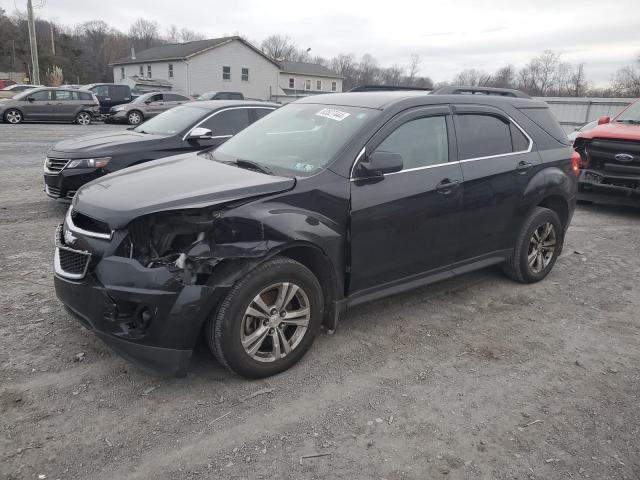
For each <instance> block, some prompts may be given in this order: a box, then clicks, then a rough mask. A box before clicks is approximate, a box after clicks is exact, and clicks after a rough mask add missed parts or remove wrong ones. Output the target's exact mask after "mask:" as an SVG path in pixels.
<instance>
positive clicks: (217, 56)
mask: <svg viewBox="0 0 640 480" xmlns="http://www.w3.org/2000/svg"><path fill="white" fill-rule="evenodd" d="M111 66H112V67H113V77H114V81H115V82H117V83H128V84H132V82H135V81H138V83H139V81H140V79H141V78H147V79H154V80H156V81H159V82H164V81H166V82H169V83H171V84H172V90H173V91H175V92H180V93H186V94H188V95H196V94H200V93H204V92H207V91H212V90H214V91H232V92H242V93H243V94H244V96H245V97H247V98H259V99H263V100H273V101H280V102H283V103H286V102H289V101H292V100H295V99H296V98H298V97H301V96H306V95H311V94H317V93H327V92H332V91H335V92H341V91H342V78H341V77H339V76H337V75H336V74H335V73H333V72H332V71H331V70H329V69H327V68H326V67H322V66H321V65H315V64H309V63H304V62H280V63H278V62H276V61H275V60H273V59H272V58H270V57H269V56H267V55H265V54H264V53H263V52H262V51H260V50H259V49H258V48H256V47H255V46H253V45H251V43H249V42H247V41H246V40H244V39H242V38H240V37H237V36H234V37H223V38H213V39H209V40H197V41H194V42H187V43H177V44H169V45H160V46H157V47H153V48H149V49H147V50H143V51H141V52H133V51H132V53H131V55H130V56H128V57H125V58H121V59H119V60H116V61H115V62H113V63H112V64H111ZM133 77H136V78H135V79H134V78H133ZM292 78H293V82H292V81H291V79H292ZM291 85H293V88H292V87H291ZM307 87H308V88H307Z"/></svg>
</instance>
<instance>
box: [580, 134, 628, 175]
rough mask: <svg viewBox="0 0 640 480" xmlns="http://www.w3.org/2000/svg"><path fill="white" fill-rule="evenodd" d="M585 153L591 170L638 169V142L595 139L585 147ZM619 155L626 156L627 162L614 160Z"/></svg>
mask: <svg viewBox="0 0 640 480" xmlns="http://www.w3.org/2000/svg"><path fill="white" fill-rule="evenodd" d="M587 151H588V153H589V160H590V167H591V168H595V169H607V170H614V171H617V170H620V169H622V170H625V171H628V170H632V171H633V170H637V169H638V167H640V142H634V141H628V140H606V139H600V138H596V139H595V140H592V141H591V143H590V144H589V145H588V146H587ZM620 154H626V155H625V156H624V157H626V159H627V161H621V160H620V157H618V158H616V155H620ZM628 173H632V172H628ZM633 173H636V172H633Z"/></svg>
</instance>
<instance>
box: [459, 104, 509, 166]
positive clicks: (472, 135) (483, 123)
mask: <svg viewBox="0 0 640 480" xmlns="http://www.w3.org/2000/svg"><path fill="white" fill-rule="evenodd" d="M456 136H457V137H458V150H459V152H458V154H459V158H460V160H468V159H470V158H480V157H489V156H492V155H502V154H504V153H511V152H512V151H513V149H512V148H513V147H512V144H511V130H510V127H509V122H505V121H503V120H501V119H500V118H498V117H495V116H493V115H478V114H461V115H458V116H457V119H456Z"/></svg>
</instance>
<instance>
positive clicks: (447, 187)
mask: <svg viewBox="0 0 640 480" xmlns="http://www.w3.org/2000/svg"><path fill="white" fill-rule="evenodd" d="M458 187H460V181H459V180H449V179H448V178H445V179H444V180H442V181H441V182H440V183H438V184H437V185H436V192H438V193H439V194H441V195H449V194H450V193H451V192H452V191H453V190H455V189H456V188H458Z"/></svg>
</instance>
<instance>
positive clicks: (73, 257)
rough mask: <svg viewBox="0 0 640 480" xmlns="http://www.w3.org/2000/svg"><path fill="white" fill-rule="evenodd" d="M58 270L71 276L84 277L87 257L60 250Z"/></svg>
mask: <svg viewBox="0 0 640 480" xmlns="http://www.w3.org/2000/svg"><path fill="white" fill-rule="evenodd" d="M58 254H59V255H60V268H61V269H62V270H63V271H64V272H66V273H71V274H72V275H84V272H85V269H86V268H87V262H88V261H89V256H88V255H87V254H86V253H82V252H77V251H73V250H68V249H66V248H60V249H59V252H58Z"/></svg>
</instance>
